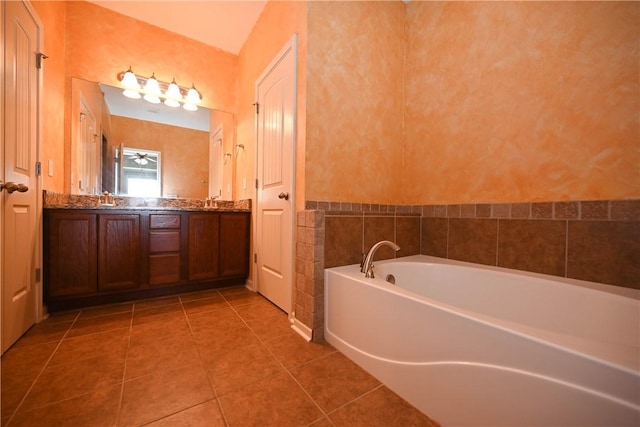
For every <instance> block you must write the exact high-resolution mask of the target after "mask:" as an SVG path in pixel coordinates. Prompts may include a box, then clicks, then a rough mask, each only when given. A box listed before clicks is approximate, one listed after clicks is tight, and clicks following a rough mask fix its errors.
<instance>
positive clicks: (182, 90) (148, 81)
mask: <svg viewBox="0 0 640 427" xmlns="http://www.w3.org/2000/svg"><path fill="white" fill-rule="evenodd" d="M117 77H118V81H119V82H120V84H121V85H122V87H123V88H124V89H125V90H124V91H123V95H124V96H126V97H128V98H134V99H139V98H141V97H144V99H145V100H146V101H148V102H151V103H153V104H158V103H160V102H164V103H165V104H166V105H168V106H170V107H179V106H180V104H181V103H182V106H183V108H184V109H185V110H188V111H196V110H197V109H198V107H197V105H196V104H199V103H201V102H202V95H201V94H200V92H198V90H197V89H196V88H195V86H194V85H193V84H192V85H191V87H190V88H187V87H184V86H180V85H178V84H177V83H176V80H175V78H174V79H173V80H172V81H171V83H166V82H163V81H160V80H158V79H157V78H156V77H155V73H154V74H153V75H152V76H151V77H143V76H138V75H137V74H134V73H133V71H132V70H131V67H129V69H128V70H127V71H121V72H119V73H118V76H117Z"/></svg>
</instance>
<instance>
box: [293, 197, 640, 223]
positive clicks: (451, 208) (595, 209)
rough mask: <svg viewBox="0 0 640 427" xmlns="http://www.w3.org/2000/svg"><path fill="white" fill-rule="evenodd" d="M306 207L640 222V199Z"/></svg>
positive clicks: (330, 211)
mask: <svg viewBox="0 0 640 427" xmlns="http://www.w3.org/2000/svg"><path fill="white" fill-rule="evenodd" d="M305 209H306V210H319V211H325V212H326V213H327V215H345V214H347V215H348V214H365V215H366V214H383V215H385V214H386V215H390V214H395V215H398V214H400V215H417V216H421V217H424V218H483V219H486V218H490V219H529V220H536V219H543V220H544V219H565V220H566V219H569V220H597V221H640V199H625V200H579V201H561V202H530V203H469V204H443V205H387V204H374V203H350V202H334V201H313V200H309V201H306V202H305Z"/></svg>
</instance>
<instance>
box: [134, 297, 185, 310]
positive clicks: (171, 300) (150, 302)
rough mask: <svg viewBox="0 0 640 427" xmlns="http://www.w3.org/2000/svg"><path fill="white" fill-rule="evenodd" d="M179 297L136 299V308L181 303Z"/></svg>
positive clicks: (141, 308) (142, 308)
mask: <svg viewBox="0 0 640 427" xmlns="http://www.w3.org/2000/svg"><path fill="white" fill-rule="evenodd" d="M179 303H180V298H179V297H174V296H171V297H161V298H152V299H147V300H142V301H136V302H135V305H134V310H144V309H145V308H153V307H161V306H163V305H173V304H179Z"/></svg>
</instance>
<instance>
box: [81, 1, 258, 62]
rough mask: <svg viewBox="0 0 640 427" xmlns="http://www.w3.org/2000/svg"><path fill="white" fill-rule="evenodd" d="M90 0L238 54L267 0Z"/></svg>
mask: <svg viewBox="0 0 640 427" xmlns="http://www.w3.org/2000/svg"><path fill="white" fill-rule="evenodd" d="M91 3H95V4H97V5H99V6H102V7H105V8H107V9H111V10H113V11H115V12H118V13H121V14H123V15H126V16H130V17H132V18H135V19H137V20H139V21H144V22H147V23H149V24H152V25H155V26H158V27H161V28H164V29H166V30H168V31H171V32H174V33H177V34H181V35H183V36H185V37H189V38H191V39H194V40H198V41H200V42H202V43H205V44H207V45H210V46H214V47H217V48H219V49H222V50H224V51H227V52H230V53H233V54H236V55H237V54H238V53H239V52H240V49H241V48H242V45H243V44H244V42H245V40H246V39H247V37H248V36H249V33H250V32H251V29H252V28H253V26H254V25H255V23H256V21H257V20H258V17H259V16H260V13H262V10H263V9H264V6H265V4H266V3H267V2H266V0H263V1H254V0H234V1H226V0H225V1H223V0H219V1H218V0H196V1H192V0H183V1H164V0H155V1H149V0H147V1H115V0H103V1H91Z"/></svg>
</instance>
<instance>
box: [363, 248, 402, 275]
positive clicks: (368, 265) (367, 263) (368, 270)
mask: <svg viewBox="0 0 640 427" xmlns="http://www.w3.org/2000/svg"><path fill="white" fill-rule="evenodd" d="M381 246H389V247H391V249H393V250H394V251H396V252H397V251H399V250H400V246H398V245H396V244H395V243H393V242H392V241H390V240H381V241H379V242H378V243H376V244H375V245H373V246H371V249H369V252H367V255H366V256H365V257H364V261H362V264H361V266H360V271H361V272H362V273H364V277H365V278H367V279H373V278H374V277H375V276H374V275H373V256H374V255H375V253H376V251H377V250H378V249H379V248H380V247H381Z"/></svg>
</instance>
